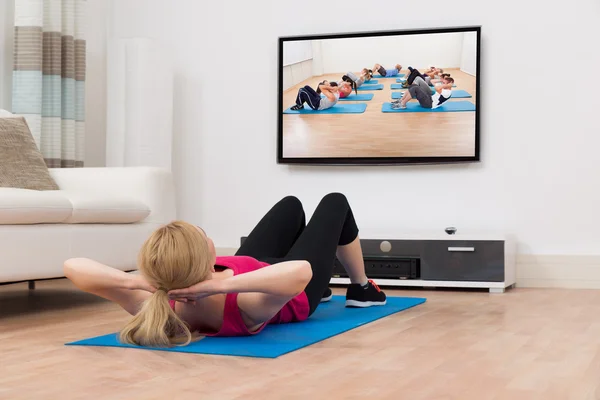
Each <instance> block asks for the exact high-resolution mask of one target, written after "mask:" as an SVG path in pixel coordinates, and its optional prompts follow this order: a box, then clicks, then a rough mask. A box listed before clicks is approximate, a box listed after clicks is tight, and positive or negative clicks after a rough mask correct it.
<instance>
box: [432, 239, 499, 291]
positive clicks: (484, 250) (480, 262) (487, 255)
mask: <svg viewBox="0 0 600 400" xmlns="http://www.w3.org/2000/svg"><path fill="white" fill-rule="evenodd" d="M421 277H422V279H425V280H435V281H480V282H481V281H483V282H503V281H504V242H503V241H477V240H469V241H455V240H429V241H425V244H424V246H423V252H422V254H421Z"/></svg>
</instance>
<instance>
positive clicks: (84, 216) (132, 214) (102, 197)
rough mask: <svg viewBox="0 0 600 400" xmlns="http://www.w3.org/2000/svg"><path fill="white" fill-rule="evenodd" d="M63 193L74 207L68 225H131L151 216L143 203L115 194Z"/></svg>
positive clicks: (67, 220) (148, 208)
mask: <svg viewBox="0 0 600 400" xmlns="http://www.w3.org/2000/svg"><path fill="white" fill-rule="evenodd" d="M61 192H62V193H63V195H65V196H66V197H67V198H68V199H69V201H70V202H71V204H72V205H73V212H72V213H71V215H70V216H69V217H68V218H67V219H66V220H65V223H68V224H130V223H134V222H139V221H142V220H143V219H145V218H146V217H147V216H148V215H150V207H148V206H147V205H146V204H144V203H143V202H141V201H139V200H135V199H131V198H128V197H119V196H118V195H115V194H113V193H110V194H102V193H88V192H70V191H61Z"/></svg>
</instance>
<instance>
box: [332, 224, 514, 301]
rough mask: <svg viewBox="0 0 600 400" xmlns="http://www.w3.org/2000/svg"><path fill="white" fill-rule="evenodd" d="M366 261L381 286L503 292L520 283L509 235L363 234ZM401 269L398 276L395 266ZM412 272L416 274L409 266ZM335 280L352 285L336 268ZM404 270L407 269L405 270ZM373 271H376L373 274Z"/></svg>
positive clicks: (362, 241) (362, 242)
mask: <svg viewBox="0 0 600 400" xmlns="http://www.w3.org/2000/svg"><path fill="white" fill-rule="evenodd" d="M361 246H362V248H363V254H364V257H365V264H366V266H367V273H369V269H371V271H373V274H376V275H379V276H383V275H388V276H386V277H385V278H383V277H376V278H373V281H374V282H375V283H377V284H378V285H381V286H404V287H407V286H413V287H440V288H443V287H446V288H465V289H466V288H484V289H489V291H490V293H504V291H505V289H507V288H510V287H512V286H514V285H515V282H516V243H515V240H514V239H513V238H512V237H511V236H509V235H502V234H501V235H494V234H462V233H456V234H454V235H449V234H447V233H445V232H442V233H440V234H415V235H403V236H399V237H396V238H394V239H361ZM395 270H397V271H398V276H401V277H395V276H393V275H394V271H395ZM407 270H411V271H412V275H411V276H412V278H411V277H407V276H406V275H407V274H406V271H407ZM336 271H337V272H334V276H333V277H332V279H331V283H332V284H342V285H345V284H349V283H350V281H349V279H348V278H347V277H345V274H344V273H343V271H342V269H340V268H336ZM400 271H402V273H401V272H400ZM373 274H372V275H373Z"/></svg>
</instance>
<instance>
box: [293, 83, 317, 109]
mask: <svg viewBox="0 0 600 400" xmlns="http://www.w3.org/2000/svg"><path fill="white" fill-rule="evenodd" d="M304 103H306V104H308V106H309V107H310V108H312V109H313V110H317V109H318V108H319V104H321V96H320V95H319V94H318V93H317V92H316V91H315V90H314V89H313V88H311V87H310V86H308V85H307V86H304V87H301V88H300V89H298V96H296V104H297V105H299V106H301V105H303V104H304Z"/></svg>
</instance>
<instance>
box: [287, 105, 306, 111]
mask: <svg viewBox="0 0 600 400" xmlns="http://www.w3.org/2000/svg"><path fill="white" fill-rule="evenodd" d="M290 110H294V111H298V110H304V105H301V106H299V105H298V104H296V105H293V106H291V107H290Z"/></svg>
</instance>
